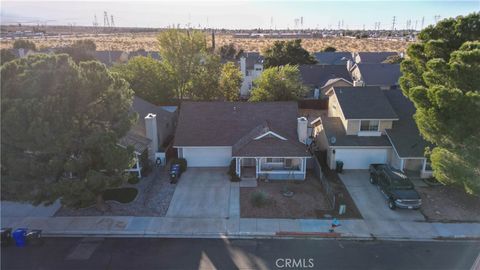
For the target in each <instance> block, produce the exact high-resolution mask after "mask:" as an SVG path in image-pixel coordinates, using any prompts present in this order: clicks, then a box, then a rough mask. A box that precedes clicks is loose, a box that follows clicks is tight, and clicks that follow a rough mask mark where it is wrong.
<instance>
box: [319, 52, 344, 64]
mask: <svg viewBox="0 0 480 270" xmlns="http://www.w3.org/2000/svg"><path fill="white" fill-rule="evenodd" d="M313 55H314V56H315V59H317V62H318V64H319V65H346V64H347V61H348V60H352V61H353V58H352V53H350V52H316V53H314V54H313Z"/></svg>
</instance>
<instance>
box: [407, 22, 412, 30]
mask: <svg viewBox="0 0 480 270" xmlns="http://www.w3.org/2000/svg"><path fill="white" fill-rule="evenodd" d="M411 25H412V20H407V28H406V30H410V26H411Z"/></svg>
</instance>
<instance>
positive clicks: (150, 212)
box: [55, 168, 176, 217]
mask: <svg viewBox="0 0 480 270" xmlns="http://www.w3.org/2000/svg"><path fill="white" fill-rule="evenodd" d="M124 186H125V187H134V188H136V189H138V195H137V198H136V199H135V200H134V201H133V202H131V203H126V204H122V203H118V202H114V201H107V202H106V203H107V204H108V205H109V206H110V210H109V211H107V212H105V213H102V212H100V211H98V210H97V209H96V208H95V206H92V207H87V208H83V209H77V210H75V209H69V208H65V207H61V208H60V209H59V210H58V211H57V212H56V213H55V216H156V217H161V216H165V214H166V213H167V210H168V206H169V205H170V201H171V200H172V197H173V193H174V191H175V186H176V185H172V184H170V180H169V179H168V173H167V170H165V169H164V168H160V169H154V171H153V172H151V173H150V175H148V176H147V177H145V178H142V179H141V180H140V182H139V183H138V184H135V185H130V184H125V185H124Z"/></svg>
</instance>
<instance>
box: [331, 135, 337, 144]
mask: <svg viewBox="0 0 480 270" xmlns="http://www.w3.org/2000/svg"><path fill="white" fill-rule="evenodd" d="M336 142H337V138H335V136H332V137H330V143H331V144H335V143H336Z"/></svg>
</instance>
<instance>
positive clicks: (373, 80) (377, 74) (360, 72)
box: [350, 64, 402, 90]
mask: <svg viewBox="0 0 480 270" xmlns="http://www.w3.org/2000/svg"><path fill="white" fill-rule="evenodd" d="M350 72H351V74H352V79H353V85H354V86H379V87H380V88H382V89H383V90H387V89H395V88H398V79H400V77H401V76H402V73H401V71H400V65H399V64H355V65H353V67H351V68H350Z"/></svg>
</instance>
